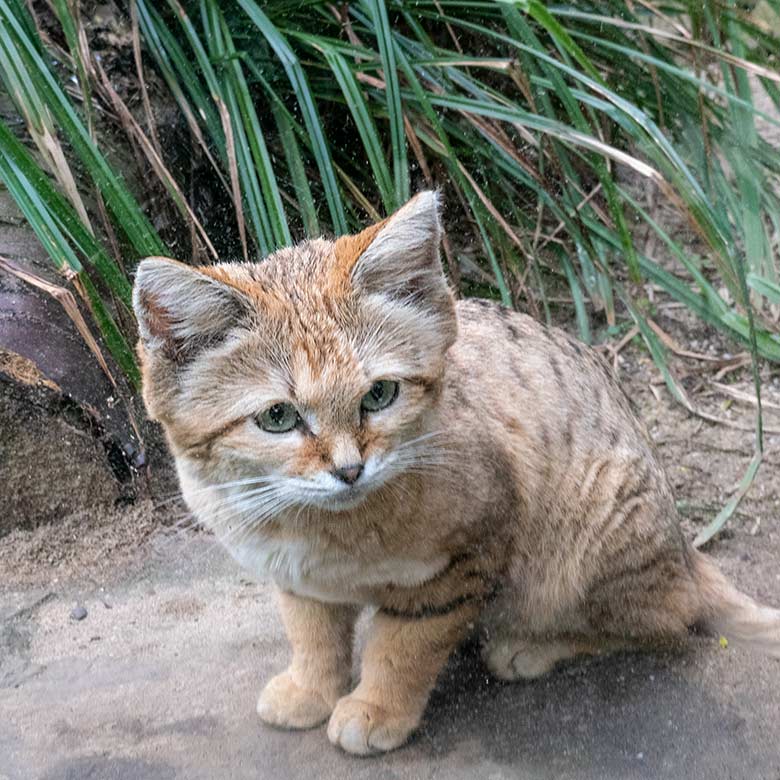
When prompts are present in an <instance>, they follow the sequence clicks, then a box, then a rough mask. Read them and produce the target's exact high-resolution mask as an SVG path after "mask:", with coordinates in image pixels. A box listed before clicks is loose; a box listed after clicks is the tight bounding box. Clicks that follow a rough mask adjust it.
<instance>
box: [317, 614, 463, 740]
mask: <svg viewBox="0 0 780 780" xmlns="http://www.w3.org/2000/svg"><path fill="white" fill-rule="evenodd" d="M477 612H478V608H477V606H476V605H475V604H473V603H467V604H459V605H457V606H455V607H454V608H453V609H452V611H450V612H448V613H447V614H433V615H422V616H419V615H409V616H403V615H398V614H386V613H383V612H382V611H381V610H380V611H379V612H378V613H377V614H376V616H375V617H374V619H373V624H372V626H371V632H370V635H369V638H368V643H367V645H366V649H365V652H364V654H363V662H362V671H361V679H360V684H359V685H358V686H357V688H355V690H354V691H352V693H351V694H349V696H345V697H344V698H343V699H341V700H340V701H339V703H338V704H337V705H336V708H335V710H334V711H333V714H332V715H331V718H330V722H329V723H328V738H329V739H330V741H331V742H332V743H333V744H334V745H338V746H339V747H341V748H343V749H344V750H346V751H347V752H348V753H355V754H358V755H367V754H370V753H377V752H382V751H386V750H392V749H393V748H396V747H399V746H400V745H402V744H403V743H404V742H406V740H407V739H408V738H409V736H410V735H411V733H412V732H413V731H414V730H415V729H416V728H417V726H418V725H419V723H420V719H421V718H422V715H423V711H424V710H425V705H426V704H427V702H428V697H429V695H430V693H431V690H432V689H433V686H434V684H435V682H436V678H437V677H438V675H439V672H440V671H441V669H442V667H443V666H444V664H445V663H446V661H447V659H448V658H449V656H450V653H451V652H452V651H453V650H454V649H455V647H456V646H457V645H458V644H459V643H460V642H461V640H462V639H463V638H464V637H465V636H466V634H467V633H468V631H469V630H470V628H471V627H472V626H473V624H474V621H475V619H476V616H477Z"/></svg>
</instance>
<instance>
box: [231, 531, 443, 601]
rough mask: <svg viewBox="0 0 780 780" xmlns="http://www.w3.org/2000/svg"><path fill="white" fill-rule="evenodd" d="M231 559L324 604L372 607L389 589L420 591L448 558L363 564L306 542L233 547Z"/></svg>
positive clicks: (379, 560) (251, 542)
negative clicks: (374, 593) (381, 592)
mask: <svg viewBox="0 0 780 780" xmlns="http://www.w3.org/2000/svg"><path fill="white" fill-rule="evenodd" d="M228 550H229V551H230V554H231V555H232V556H233V557H234V558H235V559H236V560H237V561H238V563H240V564H241V565H242V566H243V567H244V568H245V569H247V570H248V571H250V572H251V573H252V574H253V575H255V576H257V577H271V578H272V579H273V580H274V581H275V582H276V584H277V585H278V586H279V587H280V588H283V589H284V590H289V591H292V592H293V593H296V594H298V595H299V596H308V597H310V598H316V599H319V600H320V601H334V602H340V603H344V602H354V603H366V602H369V601H370V600H371V593H372V591H375V590H376V589H377V588H381V587H384V586H387V585H394V586H397V587H414V586H416V585H421V584H422V583H424V582H426V581H427V580H429V579H431V578H432V577H434V576H435V575H436V574H437V573H438V572H440V571H441V570H442V569H443V568H444V567H445V566H446V565H447V563H448V561H449V557H448V556H447V555H438V556H433V557H432V558H431V559H429V560H418V559H416V558H414V557H410V556H398V555H393V556H387V557H384V558H382V557H373V558H372V559H367V558H357V557H354V556H352V555H349V554H347V553H344V552H340V551H333V550H322V549H319V548H318V547H317V546H316V545H315V544H314V543H312V542H309V541H307V540H303V539H292V540H287V539H283V540H281V539H267V538H266V539H261V538H257V539H254V540H249V541H247V542H245V543H243V544H241V545H240V546H236V547H230V546H228Z"/></svg>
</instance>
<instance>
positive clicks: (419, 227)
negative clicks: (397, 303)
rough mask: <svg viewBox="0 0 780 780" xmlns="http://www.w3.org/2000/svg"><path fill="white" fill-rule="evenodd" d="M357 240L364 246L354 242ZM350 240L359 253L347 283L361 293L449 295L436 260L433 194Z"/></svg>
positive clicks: (435, 202)
mask: <svg viewBox="0 0 780 780" xmlns="http://www.w3.org/2000/svg"><path fill="white" fill-rule="evenodd" d="M363 237H365V239H367V241H364V242H363V241H360V239H361V238H363ZM355 239H357V240H356V241H355V243H356V244H357V246H358V247H360V249H361V250H362V251H361V253H360V254H359V256H357V257H356V258H355V261H354V265H353V266H352V271H351V280H352V283H353V285H355V286H356V287H357V288H358V289H360V290H361V291H362V292H364V293H367V294H369V295H371V294H381V295H385V296H387V297H389V298H395V299H404V298H408V297H410V296H412V297H416V296H420V297H424V296H425V295H427V294H432V295H434V296H440V295H442V294H446V295H448V294H449V291H448V288H447V281H446V279H445V278H444V273H443V271H442V267H441V261H440V259H439V243H440V242H441V224H440V222H439V197H438V194H437V193H436V192H430V191H426V192H421V193H419V194H418V195H416V196H415V197H413V198H412V199H411V200H410V201H409V202H408V203H406V204H405V205H404V206H402V207H401V208H400V209H399V210H398V211H396V212H395V214H393V215H392V216H391V217H389V218H388V219H386V220H384V221H383V222H380V223H378V224H377V225H373V226H372V227H370V228H368V229H367V230H364V231H363V233H360V234H359V235H358V236H356V237H355ZM362 243H365V246H364V247H362V246H360V244H362Z"/></svg>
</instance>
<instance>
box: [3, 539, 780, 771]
mask: <svg viewBox="0 0 780 780" xmlns="http://www.w3.org/2000/svg"><path fill="white" fill-rule="evenodd" d="M116 574H117V575H118V576H114V577H109V578H106V579H105V581H104V584H102V585H97V584H95V585H91V586H86V585H84V584H79V583H78V582H75V581H73V582H71V583H69V584H67V585H64V586H58V585H57V584H53V585H40V586H38V587H27V588H23V589H18V590H17V589H10V590H6V591H5V592H4V593H3V595H2V599H0V604H1V606H0V619H2V624H1V625H2V628H0V652H2V656H0V659H1V660H0V712H2V713H3V716H2V718H0V778H4V780H8V779H12V780H16V779H17V778H46V779H52V780H53V779H54V778H57V780H64V779H65V778H68V780H82V779H84V778H96V779H97V778H100V780H109V778H122V780H129V778H133V779H134V780H167V779H168V778H187V779H188V780H194V779H195V778H204V780H205V779H206V778H222V777H225V778H227V777H230V778H236V780H239V779H241V778H269V780H270V778H281V779H283V778H323V780H326V779H328V778H340V779H341V780H347V779H349V778H387V780H390V778H399V779H400V778H409V779H410V780H412V779H413V778H414V779H416V778H463V779H464V780H465V779H466V778H485V780H488V779H489V780H502V779H503V778H519V777H523V778H526V777H527V778H578V780H582V779H584V778H593V779H594V780H596V778H658V777H680V776H686V777H687V778H689V779H690V780H694V779H696V778H702V779H704V778H707V780H712V779H713V778H746V779H747V778H751V779H753V780H759V779H760V778H766V780H778V778H780V744H778V739H777V738H778V733H779V732H778V725H779V724H780V673H779V670H778V664H777V663H776V662H773V661H770V660H768V659H765V658H761V657H758V656H756V655H753V654H751V653H748V652H743V651H739V650H737V649H736V648H733V647H730V648H728V649H725V650H724V649H722V648H721V647H720V646H719V645H718V644H717V642H715V641H709V640H704V639H696V640H694V641H693V642H692V645H691V648H690V650H689V651H688V652H685V653H681V654H676V655H675V654H671V655H670V654H656V655H621V656H616V657H612V658H604V659H598V660H589V661H581V662H577V663H574V664H573V665H570V666H567V667H564V668H562V669H560V670H559V671H556V672H555V673H553V674H552V675H551V676H549V677H548V678H545V679H542V680H539V681H537V682H533V683H524V684H518V685H503V684H499V683H496V682H494V681H492V680H490V679H489V677H488V676H487V674H486V672H485V670H484V668H483V667H482V665H481V663H480V662H479V660H478V657H477V655H476V653H475V652H474V648H470V647H467V648H465V649H464V650H463V651H462V652H461V653H459V655H458V656H457V657H456V658H454V659H453V661H452V663H451V664H450V666H449V668H448V669H447V671H446V673H445V674H444V676H443V678H442V680H441V682H440V685H439V687H438V689H437V692H436V694H435V695H434V698H433V700H432V703H431V706H430V707H429V711H428V714H427V716H426V719H425V723H424V726H423V728H422V730H421V731H420V733H419V734H418V736H417V737H416V738H415V739H414V741H413V742H412V744H411V745H410V746H408V747H407V748H405V749H403V750H400V751H398V752H396V753H394V754H391V755H387V756H384V757H380V758H376V759H354V758H351V757H348V756H346V755H344V754H342V753H340V752H338V751H336V750H335V749H334V748H332V747H331V746H330V745H329V744H328V742H327V739H326V737H325V733H324V730H323V729H315V730H313V731H311V732H306V733H292V732H290V733H285V732H280V731H274V730H271V729H269V728H266V727H264V726H263V725H262V724H260V723H259V722H258V720H257V718H256V716H255V714H254V704H255V700H256V696H257V694H258V691H259V689H260V686H261V684H262V681H263V680H264V679H266V678H267V677H268V676H269V675H271V674H273V673H275V672H276V671H278V670H280V669H282V668H283V666H284V665H285V662H286V657H287V650H286V647H285V644H284V641H283V636H282V632H281V628H280V626H279V621H278V620H277V618H276V615H275V614H274V608H273V598H272V593H271V589H270V588H269V586H267V585H264V584H255V583H250V582H248V581H247V580H244V579H243V578H242V575H241V573H240V572H239V571H238V570H237V568H236V567H235V565H234V564H233V563H232V562H231V561H230V560H229V559H227V558H226V557H225V555H224V554H223V553H222V552H221V551H220V550H219V549H218V548H217V547H216V545H214V544H213V543H212V541H211V540H210V538H209V537H208V536H206V535H204V534H200V535H194V536H192V537H190V538H188V539H187V540H186V541H184V540H183V539H181V538H178V539H176V540H175V543H174V544H171V539H170V538H169V537H166V536H164V535H158V536H156V537H154V538H153V539H152V540H151V541H150V542H149V543H147V545H146V546H145V547H144V549H143V551H142V554H141V555H140V556H139V557H138V558H137V559H136V560H135V561H134V562H133V563H132V564H127V565H126V568H125V569H124V570H123V571H121V572H117V573H116ZM771 589H772V590H773V593H774V595H775V597H776V600H777V596H780V583H774V584H772V585H771ZM77 605H78V606H83V607H84V608H85V609H86V610H87V616H86V617H85V618H84V619H83V620H81V621H76V620H74V619H73V618H72V617H71V611H72V610H73V608H74V607H75V606H77Z"/></svg>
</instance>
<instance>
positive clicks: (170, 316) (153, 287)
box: [133, 257, 249, 363]
mask: <svg viewBox="0 0 780 780" xmlns="http://www.w3.org/2000/svg"><path fill="white" fill-rule="evenodd" d="M133 309H134V311H135V315H136V318H137V319H138V332H139V334H140V336H141V342H142V344H143V346H144V351H145V352H146V353H147V354H151V355H159V356H162V357H164V358H166V359H168V360H170V361H173V362H175V363H182V362H184V361H186V360H187V359H189V358H191V357H192V356H193V355H194V354H195V353H196V352H197V351H198V350H200V349H202V348H203V347H205V346H211V345H215V344H217V343H219V341H221V340H222V338H224V336H225V335H226V334H227V333H228V332H229V331H230V330H231V329H232V328H233V327H235V326H236V325H238V324H240V322H241V321H242V320H243V319H245V318H246V316H247V312H248V310H249V307H248V302H247V301H246V299H245V297H244V296H243V294H242V293H241V292H240V291H239V290H237V289H236V288H235V287H232V286H230V285H228V284H225V283H224V282H222V281H219V280H217V279H214V278H212V277H211V276H210V275H209V274H208V267H206V268H203V269H198V268H193V267H191V266H188V265H185V264H184V263H180V262H178V261H177V260H171V259H170V258H167V257H147V258H146V259H145V260H142V261H141V262H140V263H139V265H138V269H137V270H136V274H135V285H134V287H133Z"/></svg>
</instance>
